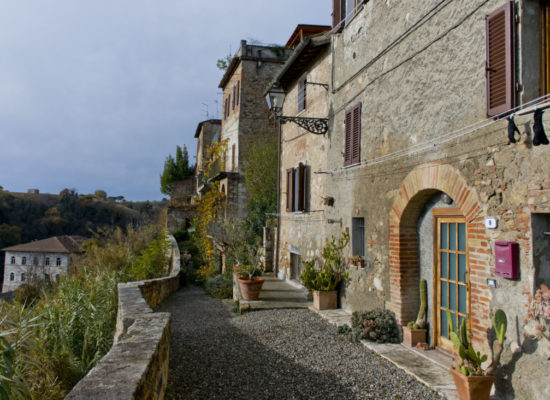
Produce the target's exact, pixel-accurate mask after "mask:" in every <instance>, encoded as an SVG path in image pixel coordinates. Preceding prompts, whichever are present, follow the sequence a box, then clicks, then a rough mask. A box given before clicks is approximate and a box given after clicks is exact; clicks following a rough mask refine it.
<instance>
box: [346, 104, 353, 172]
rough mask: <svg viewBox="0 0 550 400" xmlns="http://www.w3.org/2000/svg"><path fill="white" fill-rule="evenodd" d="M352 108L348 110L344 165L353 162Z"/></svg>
mask: <svg viewBox="0 0 550 400" xmlns="http://www.w3.org/2000/svg"><path fill="white" fill-rule="evenodd" d="M352 121H353V119H352V110H350V111H346V119H345V124H346V126H345V138H344V165H350V164H351V132H352Z"/></svg>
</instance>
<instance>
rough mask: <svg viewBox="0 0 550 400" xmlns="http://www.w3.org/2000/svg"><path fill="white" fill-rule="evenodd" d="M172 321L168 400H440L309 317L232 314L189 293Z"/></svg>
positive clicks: (177, 298) (300, 313) (177, 303)
mask: <svg viewBox="0 0 550 400" xmlns="http://www.w3.org/2000/svg"><path fill="white" fill-rule="evenodd" d="M159 311H168V312H170V313H172V342H171V348H170V376H169V389H168V393H167V398H168V399H201V400H203V399H254V400H259V399H270V400H271V399H441V397H440V396H439V395H438V394H437V393H435V392H433V391H432V390H430V389H429V388H428V387H426V386H424V385H423V384H421V383H419V382H418V381H416V380H415V379H414V378H412V377H411V376H410V375H408V374H406V373H405V372H403V371H401V370H400V369H398V368H396V367H395V366H394V365H393V364H391V363H389V362H387V361H386V360H384V359H382V358H381V357H379V356H378V355H377V354H375V353H373V352H371V351H370V350H368V349H367V348H365V347H364V346H363V345H361V344H359V343H351V342H350V341H349V339H348V337H347V336H343V335H338V334H337V333H336V328H335V327H334V326H332V325H330V324H328V323H327V322H326V321H324V320H323V319H322V318H320V317H319V316H318V315H316V314H314V313H312V312H311V311H309V310H265V311H253V312H250V313H248V314H245V315H242V316H241V315H237V314H234V313H232V312H231V311H230V310H229V308H228V306H227V303H224V302H222V301H220V300H216V299H212V298H210V297H209V296H208V295H206V294H205V293H204V292H203V291H202V289H198V288H194V287H191V288H185V289H183V290H180V291H179V292H177V293H175V294H173V295H172V296H171V297H170V298H169V299H168V300H167V301H166V302H165V303H164V304H163V305H162V306H161V307H160V309H159Z"/></svg>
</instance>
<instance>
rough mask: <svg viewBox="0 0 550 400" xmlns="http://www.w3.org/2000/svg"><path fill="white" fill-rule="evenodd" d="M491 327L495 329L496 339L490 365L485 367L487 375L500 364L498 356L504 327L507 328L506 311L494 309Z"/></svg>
mask: <svg viewBox="0 0 550 400" xmlns="http://www.w3.org/2000/svg"><path fill="white" fill-rule="evenodd" d="M493 328H494V329H495V335H496V339H497V340H496V341H495V342H494V343H493V359H492V360H491V365H489V367H488V368H487V375H492V374H493V373H494V372H495V369H497V368H498V366H499V365H500V356H501V354H502V349H503V347H502V344H503V343H504V339H505V338H506V329H507V328H508V319H507V318H506V313H505V312H504V311H502V310H501V309H498V310H496V311H495V315H493Z"/></svg>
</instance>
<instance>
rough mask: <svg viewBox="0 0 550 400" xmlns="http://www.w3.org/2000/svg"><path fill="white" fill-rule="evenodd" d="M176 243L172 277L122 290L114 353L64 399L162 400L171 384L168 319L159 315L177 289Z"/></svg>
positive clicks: (124, 286)
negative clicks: (159, 309)
mask: <svg viewBox="0 0 550 400" xmlns="http://www.w3.org/2000/svg"><path fill="white" fill-rule="evenodd" d="M170 240H171V242H172V250H171V257H170V263H171V265H170V266H171V271H170V274H169V275H168V276H166V277H163V278H158V279H150V280H146V281H137V282H129V283H119V284H118V311H117V325H116V332H115V338H114V343H113V347H111V350H109V352H108V353H107V354H106V355H105V356H104V357H103V358H102V359H101V361H100V362H99V363H98V364H97V365H96V366H95V367H94V368H93V369H92V370H91V371H90V372H89V373H88V375H86V376H85V377H84V378H83V379H82V380H81V381H80V382H79V383H78V384H77V385H76V386H75V387H74V388H73V390H72V391H71V392H70V393H69V394H68V395H67V397H65V399H70V400H75V399H79V400H80V399H97V400H106V399H117V400H125V399H128V400H130V399H132V400H141V399H147V400H162V399H163V398H164V393H165V391H166V384H167V380H168V361H169V351H170V314H169V313H155V312H153V308H155V307H156V306H158V305H159V304H160V303H162V301H163V300H164V299H166V297H168V296H169V295H170V293H172V292H174V291H176V290H177V289H178V287H179V279H180V252H179V249H178V244H177V242H176V240H175V239H174V238H173V237H172V236H170Z"/></svg>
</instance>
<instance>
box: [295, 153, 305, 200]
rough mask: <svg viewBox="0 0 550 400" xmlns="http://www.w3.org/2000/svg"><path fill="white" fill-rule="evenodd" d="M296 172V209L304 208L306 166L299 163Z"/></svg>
mask: <svg viewBox="0 0 550 400" xmlns="http://www.w3.org/2000/svg"><path fill="white" fill-rule="evenodd" d="M296 173H297V174H298V208H297V210H298V211H305V209H306V167H305V165H304V164H302V163H300V164H299V165H298V169H297V170H296Z"/></svg>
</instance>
